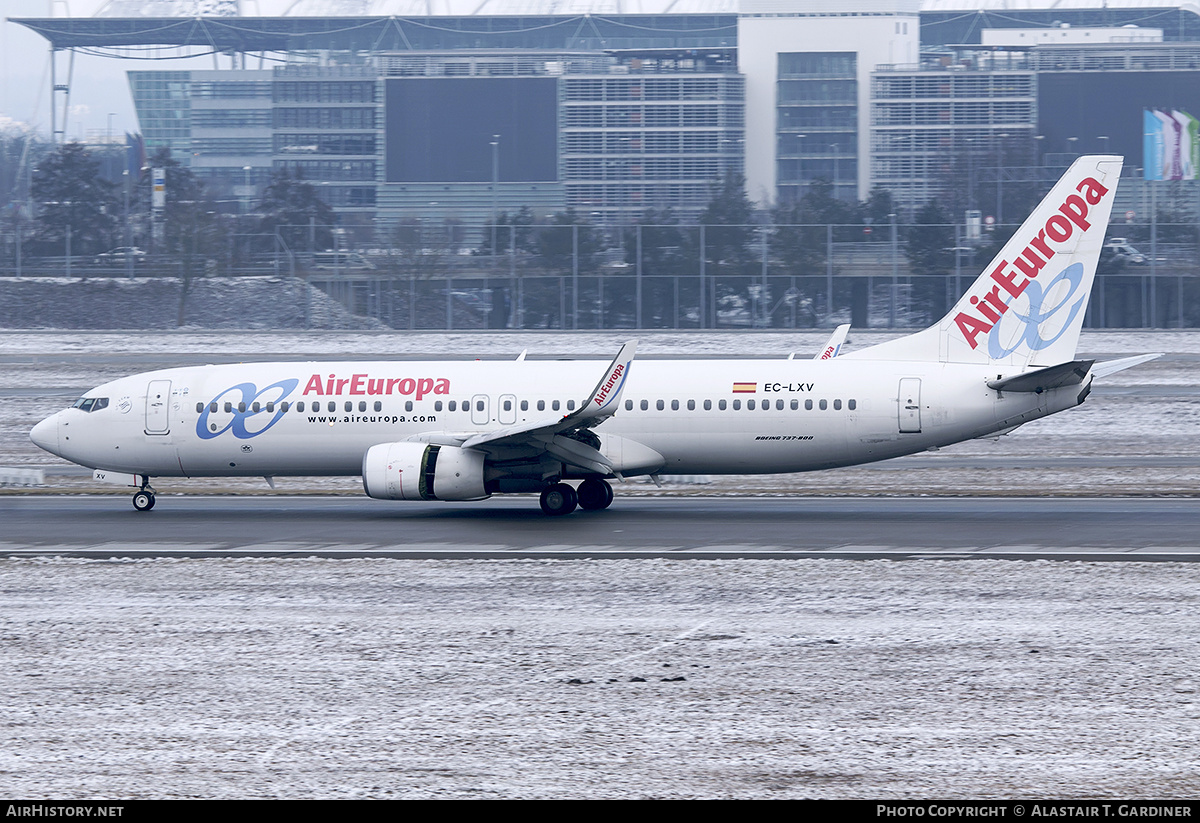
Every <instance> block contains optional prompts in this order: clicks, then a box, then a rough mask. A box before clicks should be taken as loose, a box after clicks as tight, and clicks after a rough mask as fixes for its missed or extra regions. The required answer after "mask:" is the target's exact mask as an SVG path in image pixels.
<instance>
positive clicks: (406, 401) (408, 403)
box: [404, 400, 412, 412]
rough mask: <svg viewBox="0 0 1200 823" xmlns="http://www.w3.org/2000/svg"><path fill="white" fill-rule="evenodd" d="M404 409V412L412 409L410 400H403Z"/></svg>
mask: <svg viewBox="0 0 1200 823" xmlns="http://www.w3.org/2000/svg"><path fill="white" fill-rule="evenodd" d="M404 410H405V411H406V412H409V411H412V401H411V400H405V401H404Z"/></svg>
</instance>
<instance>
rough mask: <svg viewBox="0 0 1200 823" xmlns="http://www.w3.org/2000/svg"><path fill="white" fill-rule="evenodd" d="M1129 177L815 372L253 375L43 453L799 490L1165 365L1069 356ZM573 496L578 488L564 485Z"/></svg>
mask: <svg viewBox="0 0 1200 823" xmlns="http://www.w3.org/2000/svg"><path fill="white" fill-rule="evenodd" d="M1121 164H1122V158H1120V157H1113V156H1089V157H1081V158H1080V159H1079V160H1077V161H1076V162H1075V164H1074V165H1072V166H1071V168H1070V169H1069V170H1068V171H1067V173H1066V174H1065V175H1064V176H1063V178H1062V179H1061V180H1060V181H1059V182H1058V183H1057V184H1056V185H1055V187H1054V188H1053V189H1052V190H1051V191H1050V193H1049V194H1048V195H1047V196H1046V198H1045V199H1044V200H1043V201H1042V203H1041V204H1040V205H1039V206H1038V208H1037V209H1036V210H1035V211H1034V212H1033V214H1032V215H1031V216H1030V217H1029V219H1028V220H1026V222H1025V223H1024V224H1023V225H1022V226H1021V228H1020V229H1019V230H1018V231H1017V232H1016V234H1014V235H1013V237H1012V239H1011V240H1009V242H1008V243H1007V244H1006V245H1005V246H1004V248H1003V249H1002V250H1001V251H1000V254H999V255H998V256H997V257H996V259H995V260H993V261H992V262H991V263H990V264H989V265H988V267H987V268H986V269H985V270H984V271H983V273H982V274H981V275H980V276H979V278H978V279H977V280H976V281H975V283H974V284H973V285H972V286H971V287H970V289H968V290H967V292H966V294H964V295H963V296H962V297H961V299H959V301H958V302H957V304H956V305H955V306H954V308H953V309H951V311H950V312H949V314H947V315H946V316H945V317H944V318H942V320H941V321H940V322H939V323H937V325H935V326H932V327H931V328H928V329H926V330H924V331H921V332H918V333H916V334H912V335H909V336H907V337H902V338H898V339H895V340H891V341H888V342H885V343H882V344H880V345H876V346H872V347H870V348H866V349H863V350H861V351H855V352H850V353H840V354H839V348H840V346H841V343H842V340H843V339H844V338H845V328H839V329H838V330H837V332H835V333H834V336H833V338H832V339H831V340H830V343H829V344H828V345H827V346H826V347H825V348H824V349H823V351H822V352H821V353H820V354H819V355H818V358H817V359H814V360H798V359H793V358H788V359H786V360H785V359H782V358H781V359H777V360H769V359H768V360H724V361H723V360H688V361H666V360H655V361H636V362H635V358H634V353H635V349H636V342H635V341H631V342H628V343H625V344H624V345H623V346H622V347H621V349H620V351H619V352H618V353H617V355H616V357H615V358H613V360H612V362H611V363H609V364H608V365H607V367H605V365H604V364H603V363H602V362H584V361H570V362H561V361H559V362H533V361H528V360H526V359H525V358H524V354H522V356H521V357H518V358H517V359H516V360H515V361H507V362H480V361H474V362H464V363H444V362H392V361H380V362H330V363H250V364H242V365H224V366H203V367H194V368H177V369H167V370H163V371H155V372H149V373H146V374H139V375H135V376H133V377H126V378H123V379H120V380H115V381H113V382H111V383H106V384H104V385H102V386H100V387H98V388H96V389H93V390H92V391H89V392H88V393H87V394H85V395H84V396H83V397H82V398H80V399H79V400H78V401H77V402H76V403H75V404H74V405H73V406H72V407H71V408H69V409H65V410H63V411H61V412H58V413H57V414H54V415H52V416H51V417H48V418H47V419H45V420H43V421H42V422H40V423H39V424H38V425H37V426H35V427H34V429H33V431H32V433H31V437H32V439H33V441H34V442H35V443H36V444H37V445H39V446H40V447H42V448H43V449H46V450H47V451H50V452H52V453H54V454H56V455H59V456H61V457H64V458H66V459H68V460H71V461H74V462H76V463H79V464H81V465H84V466H88V467H90V468H92V469H94V470H95V477H96V478H97V479H100V480H106V481H109V482H115V483H121V484H125V485H129V486H134V487H136V488H137V491H136V493H135V494H134V497H133V504H134V507H135V508H136V509H138V510H139V511H145V510H149V509H151V508H153V506H154V492H153V489H152V488H151V485H150V479H151V478H152V477H214V476H263V477H265V478H267V479H268V481H269V482H270V480H271V478H273V477H274V476H277V475H361V476H362V479H363V485H364V488H365V489H366V493H367V494H368V495H370V496H371V497H375V498H380V499H387V500H478V499H482V498H486V497H488V496H490V495H493V494H506V493H521V492H526V493H528V492H539V493H540V494H541V506H542V509H543V510H544V511H545V512H546V513H547V514H552V515H561V514H567V513H569V512H571V511H573V510H574V509H575V508H576V507H577V506H579V507H582V508H584V509H590V510H596V509H604V508H606V507H607V506H608V505H609V504H610V503H611V502H612V499H613V495H612V486H611V485H610V482H609V481H610V480H614V479H616V480H624V479H626V478H629V477H632V476H638V475H650V476H652V477H654V478H655V479H657V477H658V476H659V475H668V474H754V473H768V472H798V471H809V470H814V469H826V468H833V467H836V466H850V465H854V464H858V463H868V462H871V461H875V460H884V459H887V458H890V457H897V456H900V455H905V454H912V453H914V452H920V451H924V450H926V449H931V448H935V447H941V446H946V445H949V444H951V443H957V442H960V441H964V440H968V439H971V438H976V437H982V436H985V435H994V434H997V433H1003V432H1007V431H1011V430H1012V429H1014V428H1016V427H1017V426H1020V425H1021V424H1023V423H1027V422H1029V421H1031V420H1036V419H1038V418H1040V417H1045V416H1046V415H1049V414H1054V413H1055V412H1058V411H1062V410H1064V409H1068V408H1071V407H1073V406H1077V405H1079V404H1080V403H1082V402H1083V401H1084V398H1086V397H1087V395H1088V392H1089V391H1091V387H1092V381H1093V379H1095V378H1096V377H1102V376H1104V375H1106V374H1111V373H1113V372H1116V371H1120V370H1121V369H1124V368H1128V367H1130V366H1133V365H1136V364H1137V363H1140V362H1144V361H1145V360H1147V359H1150V358H1151V357H1155V356H1157V355H1145V356H1141V357H1133V358H1126V359H1124V360H1118V361H1112V362H1109V363H1102V364H1096V363H1094V362H1093V361H1090V360H1077V359H1075V348H1076V344H1077V342H1078V339H1079V333H1080V329H1081V327H1082V325H1083V320H1084V311H1085V308H1086V305H1087V301H1088V296H1089V293H1090V291H1091V287H1092V280H1093V278H1094V276H1095V273H1096V264H1097V261H1098V259H1099V255H1100V250H1101V246H1102V245H1103V242H1104V234H1105V231H1106V228H1107V226H1108V221H1109V214H1110V212H1111V210H1112V205H1113V199H1114V197H1115V192H1116V187H1117V182H1118V178H1119V177H1120V173H1121ZM568 480H572V481H575V480H577V481H580V482H579V483H578V487H576V486H573V485H571V484H569V483H568V482H567V481H568Z"/></svg>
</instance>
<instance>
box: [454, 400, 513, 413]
mask: <svg viewBox="0 0 1200 823" xmlns="http://www.w3.org/2000/svg"><path fill="white" fill-rule="evenodd" d="M504 410H505V411H512V401H511V400H505V401H504ZM450 411H454V409H451V410H450Z"/></svg>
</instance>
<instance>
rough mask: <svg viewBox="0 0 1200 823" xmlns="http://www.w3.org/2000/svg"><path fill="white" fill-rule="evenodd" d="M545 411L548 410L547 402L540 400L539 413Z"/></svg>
mask: <svg viewBox="0 0 1200 823" xmlns="http://www.w3.org/2000/svg"><path fill="white" fill-rule="evenodd" d="M545 410H546V401H545V400H539V401H538V411H545Z"/></svg>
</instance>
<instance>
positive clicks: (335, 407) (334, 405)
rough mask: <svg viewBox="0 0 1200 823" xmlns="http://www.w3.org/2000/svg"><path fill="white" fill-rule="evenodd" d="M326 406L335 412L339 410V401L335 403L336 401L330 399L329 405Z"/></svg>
mask: <svg viewBox="0 0 1200 823" xmlns="http://www.w3.org/2000/svg"><path fill="white" fill-rule="evenodd" d="M326 408H327V409H328V410H329V411H331V412H335V411H337V403H335V402H334V401H332V400H330V401H329V405H328V406H326Z"/></svg>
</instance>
